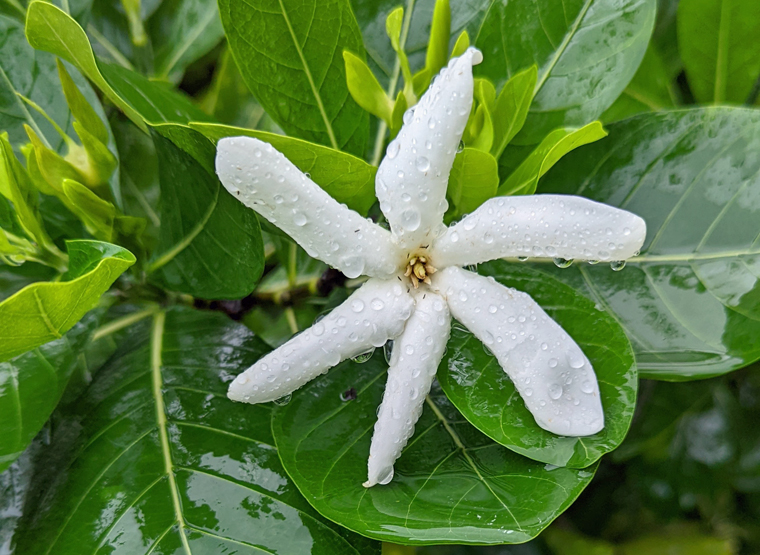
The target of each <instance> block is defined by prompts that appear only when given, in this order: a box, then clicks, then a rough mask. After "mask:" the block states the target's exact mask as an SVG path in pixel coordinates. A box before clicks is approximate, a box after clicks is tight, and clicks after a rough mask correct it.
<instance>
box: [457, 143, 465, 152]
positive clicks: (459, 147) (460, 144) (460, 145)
mask: <svg viewBox="0 0 760 555" xmlns="http://www.w3.org/2000/svg"><path fill="white" fill-rule="evenodd" d="M463 150H464V141H459V144H458V145H457V152H462V151H463Z"/></svg>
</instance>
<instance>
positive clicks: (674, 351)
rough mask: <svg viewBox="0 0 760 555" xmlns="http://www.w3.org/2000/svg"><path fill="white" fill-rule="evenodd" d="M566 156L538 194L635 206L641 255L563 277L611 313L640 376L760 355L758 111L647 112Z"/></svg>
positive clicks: (729, 366)
mask: <svg viewBox="0 0 760 555" xmlns="http://www.w3.org/2000/svg"><path fill="white" fill-rule="evenodd" d="M609 130H610V136H609V137H608V138H606V139H605V140H603V141H600V142H598V143H596V144H594V145H591V146H587V147H584V148H582V149H579V150H578V151H576V152H574V153H572V154H571V155H569V156H567V157H566V158H565V159H563V160H562V162H560V164H558V166H557V167H556V168H555V169H554V170H553V171H552V172H551V173H550V174H549V175H547V176H546V177H545V178H544V180H543V181H542V186H541V191H540V192H547V193H548V192H552V193H566V194H582V195H584V196H587V197H589V198H591V199H594V200H597V201H600V202H604V203H607V204H611V205H613V206H619V207H621V208H625V209H626V210H630V211H631V212H633V213H635V214H638V215H640V216H641V217H643V218H644V219H645V220H646V223H647V227H648V230H647V240H646V242H645V243H644V248H643V249H642V252H641V255H640V256H637V257H634V258H633V259H631V260H629V261H628V264H627V266H626V267H625V269H624V270H623V271H622V272H619V273H616V272H612V271H611V270H610V268H609V267H606V266H605V265H599V266H588V265H586V264H583V265H577V266H574V267H572V268H569V269H565V270H560V271H559V272H557V275H558V277H560V278H561V279H563V280H566V281H567V282H568V283H570V284H571V285H574V286H575V287H577V288H579V289H582V290H585V292H586V294H587V295H588V296H589V297H590V298H593V299H594V300H595V301H596V302H598V303H599V304H600V306H603V307H605V308H607V309H609V310H611V311H612V312H613V313H614V314H615V317H616V318H617V319H618V321H619V322H620V324H621V325H622V326H623V328H624V329H625V331H626V333H627V334H628V338H629V339H630V340H631V343H632V345H633V348H634V351H635V353H636V360H637V363H638V367H639V371H640V373H641V374H642V375H643V376H645V377H649V378H660V379H668V380H685V379H692V378H697V377H700V378H702V377H707V376H714V375H717V374H722V373H725V372H729V371H731V370H734V369H736V368H739V367H741V366H744V365H746V364H749V363H750V362H752V361H754V360H757V359H758V358H760V343H758V342H757V340H756V338H757V337H758V335H760V282H759V281H758V276H760V205H758V202H757V198H758V193H759V192H760V175H759V173H758V172H760V158H758V156H757V153H758V152H759V151H760V113H758V112H756V111H752V110H744V109H739V108H734V109H731V108H717V109H694V110H684V111H680V112H672V113H664V114H643V115H640V116H636V117H634V118H632V119H630V120H626V121H623V122H620V123H616V124H612V125H610V126H609Z"/></svg>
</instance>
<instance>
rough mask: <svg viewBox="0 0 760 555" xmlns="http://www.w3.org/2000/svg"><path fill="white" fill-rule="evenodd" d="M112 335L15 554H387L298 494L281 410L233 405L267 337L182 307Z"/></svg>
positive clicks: (51, 460) (57, 446)
mask: <svg viewBox="0 0 760 555" xmlns="http://www.w3.org/2000/svg"><path fill="white" fill-rule="evenodd" d="M115 323H117V322H114V324H115ZM101 329H102V328H101ZM112 334H113V336H114V339H115V343H116V344H118V346H119V347H118V349H117V350H116V352H115V353H114V354H113V355H112V357H111V358H110V359H109V360H108V361H107V362H106V364H105V366H104V367H103V368H102V369H101V370H100V371H99V372H98V373H97V374H96V376H95V379H94V381H93V383H92V385H91V386H90V388H89V389H88V390H87V391H86V392H85V393H84V394H83V395H82V396H81V397H79V399H78V400H77V401H76V403H72V404H71V405H70V406H69V407H67V408H66V409H64V410H63V411H62V418H61V424H60V426H56V428H55V431H54V433H53V436H52V442H51V445H50V446H49V447H48V448H46V449H45V450H44V452H42V453H40V460H39V463H38V465H37V472H36V473H35V476H34V482H33V487H34V488H37V489H41V490H42V492H43V495H41V496H40V498H39V502H37V503H34V504H33V505H32V506H29V507H28V511H29V514H28V515H27V516H28V518H25V519H23V520H22V522H21V523H20V524H19V526H18V529H17V531H16V537H15V539H14V542H15V544H16V550H17V552H18V553H35V554H36V553H46V552H47V553H51V554H53V553H55V554H56V555H74V554H81V553H82V552H85V553H91V552H96V551H99V550H103V551H118V550H122V549H123V550H126V551H125V552H126V553H129V554H130V555H148V554H150V553H153V554H157V553H183V554H185V555H190V554H191V553H195V554H196V555H199V554H211V553H233V552H234V553H238V554H251V555H253V554H256V553H262V552H264V553H282V554H293V555H296V554H305V553H311V554H313V555H379V553H380V546H379V544H378V543H377V542H373V541H371V540H368V539H366V538H363V537H361V536H358V535H356V534H352V533H350V532H348V531H346V530H343V529H342V528H340V527H338V526H336V525H335V524H333V523H331V522H330V521H329V520H327V519H326V518H324V517H322V516H320V515H319V514H318V513H317V511H315V510H314V509H313V508H311V507H310V506H309V504H308V503H307V502H306V500H304V498H303V497H302V496H301V495H300V494H299V493H298V490H297V489H296V488H295V486H294V485H293V482H292V481H291V480H290V479H289V478H288V476H287V474H286V473H285V471H284V470H283V468H282V464H281V463H280V461H279V459H278V456H277V450H276V449H275V448H274V440H273V438H272V434H271V431H270V425H269V421H270V412H271V406H270V405H257V406H251V405H247V404H243V403H233V402H231V401H230V400H229V399H227V396H226V391H227V382H228V381H229V379H230V376H232V375H234V374H235V373H237V372H238V371H239V370H240V369H241V368H244V367H246V366H249V365H251V364H253V363H254V362H256V360H257V359H258V358H259V357H261V356H262V355H264V354H265V353H266V352H267V351H268V347H267V346H266V345H265V344H264V343H263V342H262V341H261V340H260V339H258V338H257V337H255V336H253V334H252V333H251V332H250V331H249V330H247V329H246V328H245V327H244V326H242V325H240V324H237V323H235V322H232V321H231V320H230V319H229V318H227V317H226V316H225V315H223V314H220V313H213V312H206V311H195V310H192V309H190V308H186V307H174V308H171V309H169V310H167V311H166V313H163V312H159V313H157V314H155V315H154V316H153V317H152V318H149V319H144V320H141V321H139V322H138V323H136V324H134V325H132V326H129V327H127V328H124V329H122V330H117V331H114V332H112ZM72 439H74V442H73V443H72ZM62 469H65V472H64V471H62ZM42 515H44V518H43V517H42Z"/></svg>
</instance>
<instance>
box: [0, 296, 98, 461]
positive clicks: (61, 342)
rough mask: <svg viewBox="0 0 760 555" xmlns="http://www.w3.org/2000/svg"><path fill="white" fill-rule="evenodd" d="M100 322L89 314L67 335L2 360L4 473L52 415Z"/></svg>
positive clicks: (0, 430)
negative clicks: (5, 360)
mask: <svg viewBox="0 0 760 555" xmlns="http://www.w3.org/2000/svg"><path fill="white" fill-rule="evenodd" d="M0 306H2V305H0ZM97 322H98V318H97V317H96V316H95V315H94V314H93V315H88V316H86V317H85V319H84V320H82V321H80V322H78V323H76V324H75V325H74V327H73V328H72V329H71V330H69V331H68V333H66V335H64V336H63V337H60V338H58V339H56V340H54V341H51V342H49V343H46V344H45V345H42V346H39V347H37V348H35V349H33V350H30V351H29V352H26V353H24V354H21V355H18V356H17V357H15V358H13V359H12V360H8V361H7V362H0V434H1V435H2V437H3V441H2V442H0V472H2V471H3V470H5V469H6V468H7V467H8V465H10V463H12V462H13V461H14V460H16V459H17V458H18V457H19V455H21V453H22V452H23V451H24V449H26V447H27V446H28V445H29V444H30V443H31V441H32V439H33V438H34V436H36V435H37V433H38V432H39V431H40V430H41V429H42V426H43V425H44V424H45V422H46V421H47V419H48V418H50V414H51V413H52V412H53V409H55V407H56V405H57V404H58V401H59V400H60V399H61V396H62V395H63V391H64V389H65V388H66V384H67V383H68V381H69V378H70V377H71V375H72V373H73V372H74V370H75V369H76V367H77V365H78V364H79V354H80V350H81V349H82V348H83V347H84V345H85V343H86V342H87V340H88V339H89V337H90V336H91V335H92V331H93V330H94V328H95V325H96V324H97Z"/></svg>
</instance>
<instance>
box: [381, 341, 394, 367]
mask: <svg viewBox="0 0 760 555" xmlns="http://www.w3.org/2000/svg"><path fill="white" fill-rule="evenodd" d="M392 355H393V340H392V339H391V340H390V341H388V342H386V343H385V345H383V356H384V357H385V363H386V364H390V363H391V356H392Z"/></svg>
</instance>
